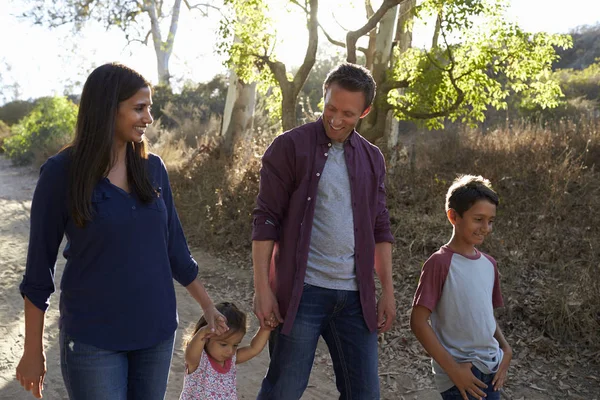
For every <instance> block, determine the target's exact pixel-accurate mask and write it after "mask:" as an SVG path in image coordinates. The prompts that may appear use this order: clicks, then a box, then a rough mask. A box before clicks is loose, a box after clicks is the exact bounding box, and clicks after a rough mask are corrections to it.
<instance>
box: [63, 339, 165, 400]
mask: <svg viewBox="0 0 600 400" xmlns="http://www.w3.org/2000/svg"><path fill="white" fill-rule="evenodd" d="M174 340H175V335H174V334H173V336H171V337H170V338H169V339H167V340H165V341H163V342H161V343H159V344H157V345H156V346H153V347H150V348H147V349H141V350H132V351H110V350H103V349H99V348H97V347H94V346H91V345H88V344H85V343H81V342H79V341H77V340H76V339H73V338H71V337H69V335H67V334H66V333H65V332H64V330H61V331H60V366H61V370H62V376H63V380H64V382H65V386H66V388H67V392H68V393H69V398H70V399H71V400H163V399H164V397H165V392H166V390H167V381H168V379H169V368H170V366H171V356H172V354H173V343H174Z"/></svg>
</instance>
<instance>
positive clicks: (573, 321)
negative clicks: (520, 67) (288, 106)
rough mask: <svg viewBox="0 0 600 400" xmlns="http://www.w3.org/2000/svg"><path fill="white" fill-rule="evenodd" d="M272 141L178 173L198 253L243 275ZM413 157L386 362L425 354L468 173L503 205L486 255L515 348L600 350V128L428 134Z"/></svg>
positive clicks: (398, 195)
mask: <svg viewBox="0 0 600 400" xmlns="http://www.w3.org/2000/svg"><path fill="white" fill-rule="evenodd" d="M269 140H270V139H269V138H267V139H262V140H261V141H260V142H253V143H251V144H246V145H245V146H244V157H240V158H239V159H237V160H236V161H234V162H233V163H232V164H229V163H228V162H226V161H224V160H221V159H218V158H217V157H216V156H215V154H214V153H211V152H210V151H206V152H204V153H200V154H197V155H196V157H195V159H194V160H192V161H190V162H188V163H187V164H186V165H185V166H184V167H183V168H182V169H181V170H179V171H178V172H172V173H171V176H172V184H173V187H174V192H175V195H176V201H177V207H178V211H179V213H180V216H181V219H182V221H183V224H184V228H185V231H186V233H187V235H188V238H189V241H190V242H191V244H193V245H198V246H201V247H203V248H205V249H207V250H209V251H212V252H213V253H215V254H216V255H218V256H221V257H223V256H225V257H227V258H228V259H229V260H230V261H234V262H235V263H237V264H238V265H240V266H243V267H246V268H249V267H250V265H251V264H250V232H251V212H252V209H253V207H254V204H255V197H256V194H257V190H258V169H259V167H260V159H259V156H260V154H262V152H263V150H264V148H265V146H266V144H267V143H268V141H269ZM249 149H251V151H250V150H249ZM414 151H415V157H414V160H415V164H414V168H412V169H411V168H409V167H408V166H403V165H399V166H397V167H396V168H395V169H394V171H395V172H394V173H393V174H390V175H388V207H389V209H390V216H391V219H392V229H393V231H394V235H395V237H396V239H397V242H396V244H395V249H394V260H395V261H394V277H395V282H396V284H395V286H396V291H397V300H398V308H399V310H398V315H399V317H398V323H397V324H396V325H395V328H394V330H393V331H392V332H390V333H389V334H388V335H387V337H386V339H385V340H386V341H389V342H393V343H394V344H396V345H397V344H400V345H402V346H405V348H404V349H403V350H400V351H399V352H398V351H396V350H393V348H392V347H389V350H387V351H386V352H384V354H382V357H383V358H384V359H386V358H390V359H393V358H394V357H399V356H401V355H402V354H404V355H406V352H409V353H411V354H412V353H418V352H419V350H415V348H414V347H411V346H412V345H413V344H414V343H415V341H414V338H413V337H412V334H411V333H410V330H409V328H408V317H407V315H408V314H409V312H410V305H411V300H412V296H413V293H414V290H415V287H416V284H417V281H418V277H419V272H420V267H421V265H422V263H423V262H424V261H425V260H426V258H427V257H428V256H429V255H430V254H431V253H432V252H434V251H435V250H437V249H438V248H439V246H441V245H442V244H444V243H446V242H447V240H448V239H449V237H450V233H451V228H450V226H449V224H448V222H447V221H446V219H445V215H444V210H443V207H444V196H445V192H446V190H447V188H448V186H449V184H450V182H451V181H452V180H453V179H454V177H455V176H456V175H457V174H460V173H472V174H481V175H483V176H485V177H487V178H489V179H490V180H491V181H492V183H493V184H494V186H495V188H496V190H497V191H498V193H499V194H500V197H501V205H500V207H499V210H498V218H497V223H496V227H495V232H494V234H493V235H492V236H491V238H490V239H489V240H488V241H487V242H486V243H485V244H484V246H483V248H482V250H483V251H486V252H488V253H489V254H491V255H492V256H493V257H495V258H496V259H497V260H498V263H499V267H500V269H501V274H502V284H503V294H504V299H505V305H506V307H505V308H504V309H503V310H502V311H501V312H500V314H499V320H500V323H501V325H502V327H503V328H504V330H505V331H506V333H507V334H508V335H509V337H510V338H511V340H512V341H513V342H514V343H515V347H516V349H517V351H519V349H521V348H524V347H527V348H528V351H539V352H544V354H548V355H549V356H550V355H557V354H558V353H559V352H560V351H561V347H560V346H563V347H562V348H563V349H564V346H568V347H569V348H570V349H571V350H572V351H573V352H578V354H582V353H581V352H588V353H589V352H591V353H590V354H592V355H593V353H594V352H597V351H598V350H600V340H599V332H600V264H599V260H600V174H599V173H598V171H597V168H598V166H597V164H598V163H599V161H600V124H599V123H598V121H596V122H593V123H590V122H588V123H583V124H580V125H577V126H576V125H573V124H570V123H563V124H562V126H559V129H557V130H556V131H546V130H541V129H536V128H527V127H518V128H513V129H512V133H508V132H504V131H496V132H492V133H489V134H486V135H481V133H478V132H465V131H462V132H444V133H431V132H428V133H424V134H420V135H418V137H417V138H416V140H415V146H414ZM238 154H241V153H238ZM586 354H587V353H586ZM413 355H414V354H413ZM420 356H422V354H421V355H420ZM420 356H419V357H420ZM425 373H427V372H426V371H425Z"/></svg>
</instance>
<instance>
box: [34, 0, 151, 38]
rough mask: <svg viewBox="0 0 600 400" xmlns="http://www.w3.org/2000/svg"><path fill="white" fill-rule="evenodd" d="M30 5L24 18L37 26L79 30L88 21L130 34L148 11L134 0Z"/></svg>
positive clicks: (54, 1)
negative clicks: (70, 27) (131, 29)
mask: <svg viewBox="0 0 600 400" xmlns="http://www.w3.org/2000/svg"><path fill="white" fill-rule="evenodd" d="M27 4H30V5H31V6H30V8H29V9H28V10H26V11H25V12H23V16H24V17H26V18H30V19H32V20H33V21H34V22H35V23H36V24H39V25H44V26H50V27H57V26H61V25H64V24H73V26H74V28H75V29H76V30H79V29H81V28H82V27H83V25H84V24H85V23H86V22H87V21H88V20H95V21H98V22H100V23H102V24H104V26H105V27H106V28H107V29H108V28H110V27H113V26H117V27H119V28H120V29H122V30H123V31H124V32H126V33H127V29H129V28H130V27H131V26H132V25H135V23H136V18H137V17H138V16H139V15H140V14H141V13H142V12H144V10H143V5H142V2H138V1H130V0H89V1H80V0H52V1H49V0H27ZM161 4H162V2H161ZM127 38H128V39H129V34H127Z"/></svg>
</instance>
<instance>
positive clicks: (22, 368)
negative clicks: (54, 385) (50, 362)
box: [17, 351, 46, 399]
mask: <svg viewBox="0 0 600 400" xmlns="http://www.w3.org/2000/svg"><path fill="white" fill-rule="evenodd" d="M45 376H46V355H45V354H44V352H43V351H42V352H39V353H36V352H27V351H25V352H24V353H23V356H22V357H21V361H20V362H19V365H17V380H18V381H19V382H20V383H21V386H23V387H24V388H25V390H26V391H28V392H29V391H30V392H31V393H32V394H33V396H34V397H36V398H38V399H41V398H42V389H43V386H44V377H45Z"/></svg>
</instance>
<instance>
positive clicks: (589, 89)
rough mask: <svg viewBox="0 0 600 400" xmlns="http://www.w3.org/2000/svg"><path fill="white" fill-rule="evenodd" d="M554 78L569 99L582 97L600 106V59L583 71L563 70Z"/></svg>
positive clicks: (557, 72) (555, 74) (555, 73)
mask: <svg viewBox="0 0 600 400" xmlns="http://www.w3.org/2000/svg"><path fill="white" fill-rule="evenodd" d="M554 77H555V78H556V79H557V80H558V81H559V82H560V87H561V89H562V90H563V92H564V94H565V96H566V97H567V98H577V97H582V98H584V99H587V100H595V101H597V102H599V104H600V57H599V58H598V59H597V60H596V62H595V63H594V64H590V65H589V66H588V67H587V68H585V69H583V70H574V69H561V70H558V71H556V72H554Z"/></svg>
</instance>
